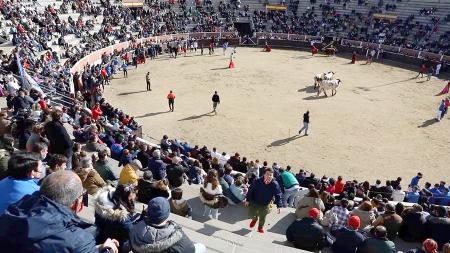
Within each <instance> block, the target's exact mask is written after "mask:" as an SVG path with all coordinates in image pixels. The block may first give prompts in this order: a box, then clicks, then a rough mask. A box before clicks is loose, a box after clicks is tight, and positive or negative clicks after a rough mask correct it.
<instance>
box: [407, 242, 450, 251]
mask: <svg viewBox="0 0 450 253" xmlns="http://www.w3.org/2000/svg"><path fill="white" fill-rule="evenodd" d="M437 252H438V244H437V242H436V241H435V240H433V239H426V240H425V241H423V243H422V247H421V248H418V249H411V250H408V251H406V253H437ZM444 253H445V252H444Z"/></svg>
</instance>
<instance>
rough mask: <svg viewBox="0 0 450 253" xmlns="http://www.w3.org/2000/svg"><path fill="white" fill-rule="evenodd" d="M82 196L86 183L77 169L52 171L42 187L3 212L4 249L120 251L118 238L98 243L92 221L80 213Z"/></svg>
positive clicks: (86, 252)
mask: <svg viewBox="0 0 450 253" xmlns="http://www.w3.org/2000/svg"><path fill="white" fill-rule="evenodd" d="M61 193H63V194H61ZM82 196H83V187H82V185H81V181H80V178H79V177H78V176H77V175H76V174H75V173H73V172H71V171H68V170H60V171H57V172H54V173H52V174H50V175H49V176H48V177H47V178H45V179H44V181H43V182H42V185H41V189H40V191H38V192H35V193H33V194H32V195H27V196H25V197H24V198H22V199H21V200H20V201H19V202H17V203H15V204H13V205H11V206H10V207H9V208H8V210H7V211H6V212H5V214H3V215H2V216H0V245H1V247H2V252H16V253H28V252H45V253H60V252H72V253H98V252H101V253H103V252H105V253H106V250H108V249H109V250H110V251H109V252H116V251H117V246H118V242H117V241H115V240H111V239H109V238H108V239H107V240H106V241H105V243H103V244H101V245H97V246H96V245H95V238H94V236H93V235H92V232H91V231H92V225H91V224H88V223H86V222H84V221H83V220H81V219H80V218H79V217H78V216H77V215H76V213H78V212H80V211H81V210H82V209H83V202H82V199H83V197H82ZM36 214H39V215H36Z"/></svg>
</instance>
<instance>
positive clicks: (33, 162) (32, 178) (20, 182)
mask: <svg viewBox="0 0 450 253" xmlns="http://www.w3.org/2000/svg"><path fill="white" fill-rule="evenodd" d="M42 170H44V168H43V165H42V162H41V160H40V159H39V157H38V156H37V155H35V154H33V153H29V152H23V153H17V154H13V155H12V156H11V158H10V159H9V161H8V175H9V176H8V177H6V178H4V179H2V180H1V181H0V192H1V193H2V197H1V198H0V215H1V214H3V213H4V212H5V210H6V209H7V208H8V206H9V205H11V204H13V203H15V202H17V201H18V200H20V199H21V198H23V197H24V196H25V195H27V194H32V193H33V192H35V191H39V186H38V184H37V183H36V179H38V178H40V177H41V173H42Z"/></svg>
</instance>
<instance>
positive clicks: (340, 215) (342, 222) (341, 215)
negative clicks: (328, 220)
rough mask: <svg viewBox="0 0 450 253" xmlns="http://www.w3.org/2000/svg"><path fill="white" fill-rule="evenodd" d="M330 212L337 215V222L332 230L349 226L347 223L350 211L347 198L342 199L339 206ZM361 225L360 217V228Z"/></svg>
mask: <svg viewBox="0 0 450 253" xmlns="http://www.w3.org/2000/svg"><path fill="white" fill-rule="evenodd" d="M330 212H331V213H333V214H335V215H336V218H337V219H336V222H335V223H334V224H332V226H331V230H332V231H334V230H337V229H340V228H343V227H345V226H346V225H347V221H348V218H349V215H350V211H349V210H348V199H346V198H343V199H341V200H340V203H339V205H336V206H334V207H333V208H331V210H330ZM356 217H358V216H356ZM359 223H360V220H359V217H358V228H359V225H360V224H359Z"/></svg>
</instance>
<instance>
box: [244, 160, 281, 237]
mask: <svg viewBox="0 0 450 253" xmlns="http://www.w3.org/2000/svg"><path fill="white" fill-rule="evenodd" d="M263 175H264V176H262V177H260V178H258V179H256V180H255V181H253V184H252V185H251V186H250V188H249V190H248V193H247V199H246V200H247V201H246V202H245V206H246V207H249V214H250V218H251V219H252V221H251V222H250V228H253V227H254V226H255V225H256V222H257V221H258V220H259V223H258V232H259V233H264V224H265V222H266V216H267V214H268V213H269V212H270V208H271V207H270V204H271V201H272V199H273V198H275V202H274V204H275V205H276V206H277V208H278V213H280V208H281V207H282V206H283V203H282V201H281V189H280V186H279V185H278V183H277V181H276V180H275V179H274V178H273V169H272V168H270V167H269V168H266V169H265V171H264V174H263Z"/></svg>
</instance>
